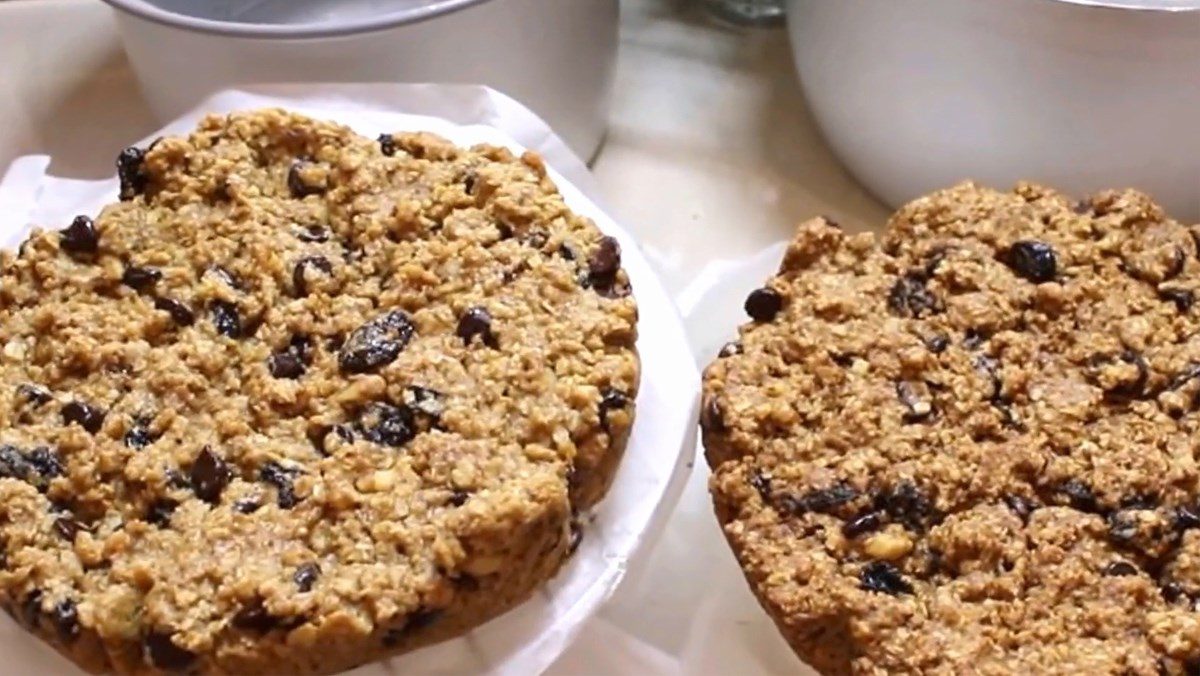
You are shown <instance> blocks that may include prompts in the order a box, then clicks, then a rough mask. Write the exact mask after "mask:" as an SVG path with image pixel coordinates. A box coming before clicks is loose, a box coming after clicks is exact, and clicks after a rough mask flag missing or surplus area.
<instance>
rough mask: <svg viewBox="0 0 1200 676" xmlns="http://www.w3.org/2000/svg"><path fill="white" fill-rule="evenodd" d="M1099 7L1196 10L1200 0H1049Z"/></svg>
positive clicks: (1177, 10) (1169, 10)
mask: <svg viewBox="0 0 1200 676" xmlns="http://www.w3.org/2000/svg"><path fill="white" fill-rule="evenodd" d="M1049 1H1050V2H1061V3H1065V4H1068V5H1083V6H1085V7H1096V8H1099V9H1130V10H1138V11H1146V12H1197V11H1200V0H1049Z"/></svg>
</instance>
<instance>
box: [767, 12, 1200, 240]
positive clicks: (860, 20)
mask: <svg viewBox="0 0 1200 676" xmlns="http://www.w3.org/2000/svg"><path fill="white" fill-rule="evenodd" d="M789 2H790V6H789V8H788V9H789V17H788V22H789V31H790V33H791V38H792V45H793V48H794V52H795V58H796V67H797V69H798V72H799V75H800V80H801V83H802V85H803V87H804V91H805V94H806V96H807V98H808V102H809V106H810V108H811V110H812V114H813V115H814V117H815V119H816V121H817V123H818V124H819V125H820V127H821V129H822V130H823V132H824V134H825V136H826V138H827V139H828V141H829V143H830V145H831V146H832V147H833V149H834V152H835V153H837V154H838V155H839V156H840V157H841V159H842V160H843V161H844V162H845V164H846V166H847V167H848V168H849V169H850V171H851V172H852V173H854V174H855V175H856V176H857V177H858V178H859V180H861V181H862V183H863V184H864V185H865V186H866V187H867V188H868V189H870V190H871V191H872V192H874V193H875V194H876V195H877V196H878V197H880V198H881V199H883V200H884V201H886V202H888V203H889V204H891V205H893V206H895V205H898V204H901V203H903V202H905V201H907V200H909V199H911V198H913V197H915V196H918V195H920V194H923V193H926V192H928V191H930V190H932V189H936V188H939V187H944V186H947V185H950V184H952V183H955V182H957V181H958V180H960V179H963V178H975V179H978V180H980V181H983V182H986V183H989V184H993V185H996V186H1000V187H1007V186H1010V185H1011V184H1012V183H1013V182H1015V181H1016V180H1018V179H1021V178H1029V179H1034V180H1038V181H1043V182H1045V183H1047V184H1049V185H1051V186H1055V187H1057V188H1059V189H1062V190H1066V191H1069V192H1072V193H1075V194H1076V195H1084V194H1087V193H1090V192H1092V191H1095V190H1097V189H1101V188H1108V187H1136V188H1140V189H1142V190H1145V191H1147V192H1149V193H1151V194H1152V195H1153V196H1154V197H1155V198H1156V199H1157V200H1159V201H1160V202H1161V203H1163V204H1164V205H1165V206H1166V208H1167V209H1168V211H1169V212H1170V213H1171V214H1172V215H1174V216H1175V217H1176V218H1179V219H1183V220H1190V221H1193V222H1196V221H1200V132H1198V131H1197V130H1198V128H1200V127H1198V125H1200V0H836V1H833V0H789Z"/></svg>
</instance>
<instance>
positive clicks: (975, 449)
mask: <svg viewBox="0 0 1200 676" xmlns="http://www.w3.org/2000/svg"><path fill="white" fill-rule="evenodd" d="M1198 235H1200V230H1198V229H1196V228H1189V227H1185V226H1184V225H1181V224H1180V223H1177V222H1175V221H1173V220H1171V219H1169V218H1168V217H1167V216H1166V215H1164V213H1163V212H1162V210H1161V209H1160V208H1159V207H1157V206H1155V205H1154V204H1153V203H1152V202H1151V201H1150V200H1149V199H1148V198H1147V197H1146V196H1144V195H1142V194H1140V193H1137V192H1132V191H1127V192H1104V193H1101V194H1098V195H1096V196H1094V197H1092V198H1091V199H1089V200H1085V201H1082V202H1074V203H1073V202H1072V201H1070V200H1068V199H1067V198H1065V197H1064V196H1062V195H1060V194H1057V193H1055V192H1053V191H1051V190H1048V189H1045V188H1042V187H1038V186H1035V185H1020V186H1018V187H1017V188H1016V189H1015V190H1013V191H1012V192H1008V193H1001V192H996V191H993V190H989V189H986V188H982V187H979V186H977V185H973V184H970V183H967V184H963V185H959V186H957V187H955V188H952V189H950V190H946V191H942V192H938V193H936V194H933V195H931V196H929V197H925V198H923V199H919V200H917V201H915V202H913V203H911V204H909V205H907V206H905V207H903V208H902V209H901V210H900V211H899V212H898V213H897V214H896V215H895V216H894V217H893V218H892V219H891V221H890V223H889V224H888V227H887V230H886V232H884V233H883V234H882V235H881V236H879V237H876V236H874V235H871V234H861V235H850V234H846V233H844V232H843V231H842V230H840V229H839V228H838V227H837V225H836V224H834V223H831V222H830V221H828V220H826V219H817V220H813V221H810V222H808V223H805V224H803V225H802V226H800V228H799V232H798V233H797V235H796V237H795V239H794V241H793V242H792V243H791V246H790V247H789V249H788V251H787V254H786V256H785V258H784V261H783V263H782V265H781V267H780V270H779V273H778V274H777V275H776V276H774V277H773V278H771V279H770V280H768V282H767V284H766V285H765V286H764V287H762V288H761V289H758V290H756V291H754V292H753V293H752V294H750V296H749V297H748V298H747V301H746V309H747V311H748V313H749V314H750V316H751V318H752V319H753V321H752V323H750V324H747V325H746V326H744V327H742V329H741V332H740V337H739V340H738V341H737V342H734V343H731V344H729V345H728V346H726V348H725V349H724V350H723V351H722V353H721V356H720V357H719V358H718V359H717V360H716V361H715V362H714V363H713V364H711V365H710V366H709V367H708V369H707V372H706V375H705V380H704V395H705V396H704V401H705V403H704V409H703V411H704V413H703V420H702V425H703V429H704V441H705V446H706V449H707V457H708V462H709V464H710V465H711V466H712V468H713V476H712V480H711V490H712V494H713V497H714V501H715V504H716V511H717V514H718V516H719V519H720V522H721V523H722V525H723V527H724V531H725V534H726V536H727V538H728V540H729V543H730V545H731V546H732V548H733V550H734V552H735V553H736V555H737V558H738V560H739V562H740V564H741V566H742V568H743V569H744V571H745V574H746V577H747V580H748V581H749V583H750V586H751V587H752V588H753V590H754V592H755V594H756V595H757V596H758V598H759V600H760V601H761V603H762V604H763V606H764V607H765V608H766V610H767V611H768V612H769V613H770V615H771V616H772V617H773V619H774V620H775V622H776V623H777V624H778V626H779V628H780V630H781V631H782V633H783V634H784V636H785V637H786V638H787V640H788V641H789V642H790V643H791V645H792V647H793V648H794V649H795V650H796V652H797V653H798V654H799V655H800V656H801V657H802V658H803V659H804V660H806V661H807V662H809V663H810V664H811V665H813V666H814V667H816V668H817V669H818V670H819V671H820V672H821V673H823V674H826V675H833V674H967V673H969V674H1113V675H1117V674H1152V675H1153V674H1182V673H1186V674H1193V673H1200V613H1197V612H1196V609H1195V603H1196V600H1197V599H1200V505H1198V497H1200V469H1198V468H1197V463H1196V457H1197V450H1198V445H1200V429H1198V428H1200V413H1198V412H1197V407H1198V404H1200V401H1198V399H1197V397H1198V395H1200V315H1198V314H1197V312H1198V309H1197V308H1195V307H1193V304H1194V303H1193V301H1194V299H1195V296H1196V293H1197V290H1198V288H1200V260H1197V236H1198Z"/></svg>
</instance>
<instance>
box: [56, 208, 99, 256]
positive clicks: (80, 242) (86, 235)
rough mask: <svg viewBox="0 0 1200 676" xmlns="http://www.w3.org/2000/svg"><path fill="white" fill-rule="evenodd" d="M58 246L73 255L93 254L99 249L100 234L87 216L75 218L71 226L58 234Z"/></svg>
mask: <svg viewBox="0 0 1200 676" xmlns="http://www.w3.org/2000/svg"><path fill="white" fill-rule="evenodd" d="M58 245H59V246H60V247H61V248H62V250H63V251H66V252H68V253H73V254H94V253H96V251H98V250H99V249H100V234H99V233H98V232H96V225H95V223H93V222H92V219H90V218H88V217H87V216H76V217H75V220H73V221H71V225H69V226H67V227H66V229H65V230H63V231H62V232H60V233H58Z"/></svg>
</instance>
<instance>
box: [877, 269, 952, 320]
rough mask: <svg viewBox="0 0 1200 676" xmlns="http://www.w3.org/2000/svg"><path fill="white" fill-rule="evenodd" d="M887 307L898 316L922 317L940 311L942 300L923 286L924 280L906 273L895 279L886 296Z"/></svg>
mask: <svg viewBox="0 0 1200 676" xmlns="http://www.w3.org/2000/svg"><path fill="white" fill-rule="evenodd" d="M887 306H888V309H889V310H891V311H892V313H893V314H895V315H898V316H900V317H922V316H924V315H928V314H935V313H938V312H941V311H942V302H941V300H939V299H938V298H937V296H935V295H933V293H932V292H931V291H929V289H927V288H925V280H924V279H923V278H921V277H918V276H914V275H906V276H904V277H900V278H899V279H897V280H896V283H895V284H893V285H892V289H891V291H889V292H888V297H887Z"/></svg>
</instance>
